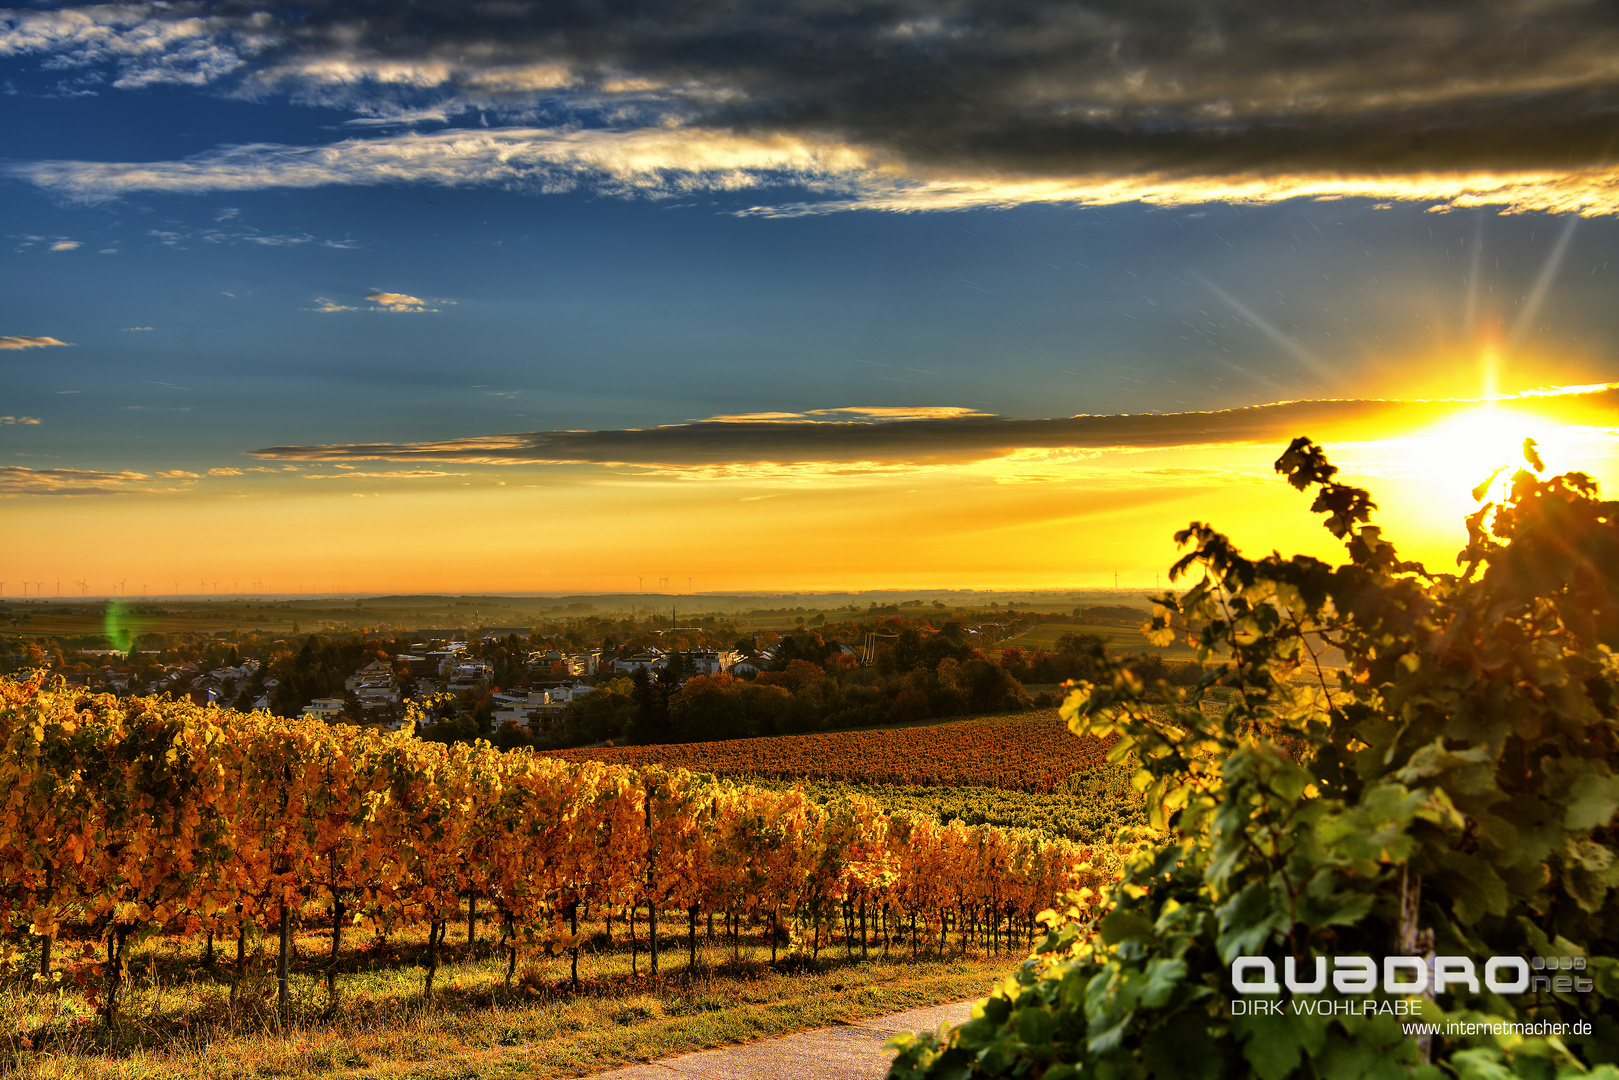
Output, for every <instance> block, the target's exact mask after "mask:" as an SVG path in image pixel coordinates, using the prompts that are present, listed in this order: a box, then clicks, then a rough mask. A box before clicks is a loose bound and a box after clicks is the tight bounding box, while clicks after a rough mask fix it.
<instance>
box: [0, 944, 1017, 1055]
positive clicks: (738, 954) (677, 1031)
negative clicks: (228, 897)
mask: <svg viewBox="0 0 1619 1080" xmlns="http://www.w3.org/2000/svg"><path fill="white" fill-rule="evenodd" d="M617 929H618V930H619V932H620V934H622V926H621V925H620V926H619V927H617ZM722 936H723V935H722ZM415 937H422V938H424V939H425V934H424V933H420V932H418V933H415V934H405V935H401V936H400V937H399V938H397V939H395V941H393V942H392V943H390V945H389V946H387V947H386V948H385V949H376V948H373V949H371V950H362V953H361V954H360V955H356V956H354V957H351V966H349V969H348V971H347V973H346V974H344V975H343V976H342V977H341V978H340V980H339V987H340V991H341V995H342V1003H341V1006H340V1007H339V1008H338V1009H337V1010H335V1011H333V1012H330V1013H328V1012H327V1010H326V1009H325V986H324V983H323V981H322V980H321V978H320V977H319V975H318V974H317V973H316V972H314V971H313V970H310V969H309V967H306V968H305V970H303V971H302V972H300V973H299V974H298V975H297V977H296V978H295V979H294V981H293V1002H294V1008H293V1015H292V1019H291V1020H290V1022H288V1023H287V1024H285V1025H283V1024H282V1023H281V1022H280V1021H279V1020H278V1019H277V1017H276V1016H275V1013H274V1010H273V992H274V981H273V974H272V971H271V969H270V964H269V963H268V961H269V960H270V959H272V958H270V957H266V956H265V955H263V954H262V953H260V954H259V955H258V956H257V957H256V959H255V961H254V962H253V963H252V964H251V965H250V970H249V973H248V976H247V979H246V980H245V981H244V982H243V984H242V985H241V987H240V988H239V999H240V1000H239V1005H238V1007H237V1009H236V1011H235V1012H232V1011H231V1010H230V1009H229V1007H228V1004H227V1002H228V991H227V987H226V986H225V985H224V982H223V981H222V980H221V978H220V976H219V975H218V974H217V973H215V972H212V971H209V970H208V969H206V967H204V966H203V965H202V964H201V962H200V956H199V955H198V944H199V943H197V942H196V941H195V940H194V939H193V940H180V939H159V940H156V941H153V942H148V943H147V944H146V946H145V947H144V948H143V949H142V951H141V952H140V953H138V954H137V956H136V957H135V960H134V962H133V964H132V965H131V966H132V969H133V970H132V973H131V977H130V986H129V991H128V997H127V998H126V1002H125V1010H124V1017H125V1019H124V1020H123V1021H122V1022H121V1023H120V1025H119V1027H118V1029H117V1030H116V1031H108V1030H107V1029H106V1028H105V1027H103V1026H101V1025H100V1024H99V1023H98V1022H97V1021H95V1020H94V1019H93V1018H92V1017H93V1009H92V1007H91V1005H90V1003H89V1002H88V1001H86V1000H85V998H84V997H83V995H82V993H81V992H79V990H78V989H77V988H76V987H75V986H74V985H73V984H72V983H71V982H67V983H64V984H62V985H60V986H58V987H57V988H55V989H54V990H50V991H45V992H41V991H37V990H33V989H27V988H25V987H23V986H21V985H14V986H13V988H11V989H9V990H8V991H5V992H3V993H0V1074H10V1075H13V1076H17V1077H19V1078H33V1077H40V1078H53V1080H54V1078H62V1080H91V1078H94V1080H104V1078H119V1080H159V1078H162V1080H192V1078H196V1080H203V1078H214V1077H222V1078H229V1080H237V1078H240V1080H247V1078H251V1077H327V1076H332V1077H412V1078H415V1077H458V1078H469V1080H470V1078H482V1077H497V1076H499V1077H507V1076H513V1075H522V1076H535V1077H551V1076H556V1077H561V1076H585V1075H589V1074H591V1073H596V1072H601V1071H605V1070H608V1069H613V1068H617V1067H620V1066H622V1065H627V1064H634V1063H637V1062H645V1061H652V1060H656V1059H658V1058H662V1057H668V1056H671V1055H675V1054H682V1053H688V1052H691V1051H694V1050H703V1049H709V1048H713V1047H717V1046H726V1045H733V1044H736V1043H744V1042H751V1041H755V1040H758V1039H766V1038H774V1037H776V1036H780V1035H786V1034H791V1033H793V1032H796V1031H803V1030H807V1029H811V1028H816V1027H824V1026H827V1025H830V1024H836V1023H848V1022H853V1021H856V1020H863V1019H869V1018H871V1017H876V1016H881V1015H884V1014H886V1013H890V1012H895V1011H899V1010H902V1009H908V1008H914V1007H918V1006H924V1005H935V1004H940V1003H943V1002H946V1001H954V1000H960V999H962V998H967V997H979V996H983V995H984V994H985V993H987V992H988V989H989V987H990V985H991V984H992V983H994V982H995V981H996V980H998V979H999V978H1002V977H1004V976H1005V975H1006V974H1007V973H1008V972H1009V971H1010V970H1011V969H1012V968H1014V967H1015V966H1016V964H1017V962H1018V960H1019V959H1020V958H1021V953H1019V952H1012V953H1003V954H1001V955H996V956H983V955H973V954H968V955H966V956H958V955H947V956H944V957H938V956H927V955H924V956H923V957H921V958H919V959H914V960H913V959H910V958H908V957H906V958H903V959H902V958H900V956H899V955H898V952H899V950H898V949H896V955H895V957H894V958H893V959H891V960H883V959H881V958H880V950H876V949H874V950H872V958H871V959H869V960H865V961H862V960H860V959H859V957H858V945H857V946H856V947H855V949H854V950H852V952H853V953H854V955H851V951H850V950H846V948H845V947H844V945H843V944H842V943H840V944H839V945H838V946H837V948H836V949H835V950H834V949H823V951H822V953H821V958H820V960H819V961H810V960H808V959H804V958H798V957H795V958H794V959H793V960H792V961H791V962H790V963H783V965H781V967H779V968H772V967H771V966H770V965H769V964H768V963H766V962H765V961H766V959H767V958H768V955H769V947H768V945H766V944H764V943H763V942H762V940H761V938H760V937H759V936H758V935H756V934H755V935H746V934H745V935H744V936H743V937H742V938H741V939H739V940H738V941H737V942H735V943H731V942H726V941H720V940H716V942H715V943H714V944H712V945H709V944H706V943H701V944H700V945H699V950H698V963H697V966H696V967H695V968H687V966H686V964H685V960H686V954H685V950H684V949H683V948H680V949H673V948H669V949H668V951H666V952H665V954H664V957H663V962H664V965H665V971H666V973H665V974H664V975H662V976H661V977H660V978H659V979H657V980H653V979H649V978H648V977H647V976H646V974H645V972H646V952H645V947H644V944H645V943H644V941H643V943H642V947H641V949H640V955H639V958H638V965H637V967H638V969H639V974H631V958H630V953H629V948H628V945H627V943H625V942H624V941H623V940H622V938H620V940H618V941H617V942H615V943H614V944H612V945H608V944H606V943H605V941H602V940H601V939H598V943H597V944H596V945H595V946H594V947H592V948H590V949H588V950H585V951H583V952H582V954H581V957H580V972H579V974H580V979H581V985H580V988H579V990H577V991H575V990H573V989H571V987H570V984H569V981H568V978H567V975H568V970H567V961H566V959H565V958H555V959H546V958H544V957H536V958H534V959H532V960H528V961H522V962H520V963H519V966H518V978H517V979H516V980H515V981H514V985H513V987H512V988H511V989H510V990H507V989H505V988H504V986H503V980H504V975H505V958H504V957H502V956H500V955H498V954H496V953H494V952H493V951H492V950H491V949H489V948H488V945H489V942H488V941H487V940H485V941H484V942H482V943H481V946H480V947H475V948H473V949H471V950H467V949H466V948H465V946H464V945H463V946H461V947H460V948H459V949H456V948H455V947H453V946H452V947H450V948H449V949H448V950H447V951H449V952H450V953H451V954H452V955H450V956H448V957H447V958H446V960H447V962H446V963H444V964H443V965H442V966H441V967H440V968H439V971H438V978H437V981H436V985H437V987H438V988H439V989H438V991H437V992H436V993H435V995H434V1000H433V1002H432V1003H431V1004H430V1005H424V1002H423V1000H422V997H421V977H422V970H421V968H420V967H419V966H417V964H415V963H413V961H415V960H419V959H420V957H419V956H418V955H417V952H418V946H419V945H420V944H421V943H420V942H416V941H415V940H414V938H415ZM259 944H261V945H262V944H265V943H262V942H261V943H259ZM272 944H273V943H272ZM298 944H299V946H300V949H299V951H300V952H301V953H302V954H303V955H305V956H310V955H311V954H313V953H315V952H316V950H318V949H319V945H320V940H319V937H318V936H317V935H316V934H315V933H314V932H311V933H309V934H307V935H300V939H299V941H298ZM669 944H670V945H672V944H673V942H672V941H671V942H670V943H669ZM682 944H684V943H682ZM951 945H952V947H954V946H955V945H956V942H955V940H954V938H952V941H951ZM666 948H668V947H667V946H666ZM367 951H369V952H370V953H371V955H370V956H369V957H367V956H366V955H364V953H365V952H367Z"/></svg>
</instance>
